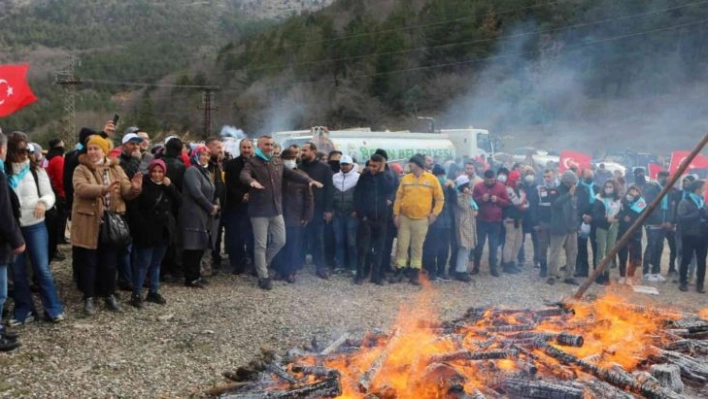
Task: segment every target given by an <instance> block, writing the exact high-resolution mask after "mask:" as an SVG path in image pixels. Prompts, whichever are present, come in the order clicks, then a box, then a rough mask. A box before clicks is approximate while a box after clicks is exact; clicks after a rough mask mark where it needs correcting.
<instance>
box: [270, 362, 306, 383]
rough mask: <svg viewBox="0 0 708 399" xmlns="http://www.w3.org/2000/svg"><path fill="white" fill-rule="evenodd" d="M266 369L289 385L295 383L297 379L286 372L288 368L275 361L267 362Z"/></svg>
mask: <svg viewBox="0 0 708 399" xmlns="http://www.w3.org/2000/svg"><path fill="white" fill-rule="evenodd" d="M266 371H267V372H269V373H271V374H273V375H275V376H276V377H278V378H280V379H281V380H283V381H285V382H287V383H288V384H290V385H297V384H298V383H299V381H298V380H297V378H295V377H293V376H292V375H290V373H288V370H285V369H284V368H282V367H280V366H279V365H277V364H275V363H269V364H267V365H266Z"/></svg>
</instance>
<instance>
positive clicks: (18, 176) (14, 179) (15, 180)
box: [7, 160, 30, 189]
mask: <svg viewBox="0 0 708 399" xmlns="http://www.w3.org/2000/svg"><path fill="white" fill-rule="evenodd" d="M29 171H30V163H29V160H28V161H26V162H24V164H23V165H22V169H20V171H19V172H17V173H14V174H12V176H10V178H9V179H8V181H7V182H8V184H9V185H10V187H11V188H12V189H17V186H19V185H20V182H21V181H22V179H24V178H25V176H27V173H29Z"/></svg>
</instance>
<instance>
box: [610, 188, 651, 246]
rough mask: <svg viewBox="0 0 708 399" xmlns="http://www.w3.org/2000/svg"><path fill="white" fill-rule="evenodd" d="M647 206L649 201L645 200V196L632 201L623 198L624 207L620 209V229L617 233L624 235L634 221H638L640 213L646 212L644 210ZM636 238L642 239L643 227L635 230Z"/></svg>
mask: <svg viewBox="0 0 708 399" xmlns="http://www.w3.org/2000/svg"><path fill="white" fill-rule="evenodd" d="M646 208H647V202H646V201H645V200H644V198H642V197H639V198H637V199H635V200H634V201H632V202H629V201H627V199H626V198H625V199H623V200H622V209H621V210H620V213H619V214H618V215H617V219H619V231H618V233H617V236H618V237H622V236H623V235H624V233H626V232H627V231H628V230H629V228H630V227H632V225H633V224H634V222H636V221H637V219H638V218H639V215H641V214H642V212H644V210H645V209H646ZM633 237H634V239H635V240H641V239H642V229H641V228H638V229H636V230H635V231H634V235H633Z"/></svg>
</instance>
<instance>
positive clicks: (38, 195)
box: [8, 160, 56, 227]
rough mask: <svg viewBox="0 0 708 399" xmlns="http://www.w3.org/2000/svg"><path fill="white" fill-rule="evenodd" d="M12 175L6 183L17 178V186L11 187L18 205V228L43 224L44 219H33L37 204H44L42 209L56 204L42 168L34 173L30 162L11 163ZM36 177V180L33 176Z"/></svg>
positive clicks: (47, 177) (47, 208)
mask: <svg viewBox="0 0 708 399" xmlns="http://www.w3.org/2000/svg"><path fill="white" fill-rule="evenodd" d="M11 167H12V173H13V174H12V175H10V176H8V181H9V182H11V181H12V180H13V179H16V178H19V181H18V182H17V185H16V186H15V187H11V188H12V190H13V192H14V193H15V195H17V199H18V200H19V204H20V226H22V227H26V226H34V225H35V224H39V223H42V222H44V217H41V218H36V217H34V210H35V208H36V207H37V204H38V203H40V202H43V203H44V209H45V210H49V209H51V208H52V207H53V206H54V204H55V203H56V196H55V195H54V190H52V184H51V183H50V182H49V176H47V172H46V171H45V170H44V169H42V168H39V167H38V168H37V169H36V170H35V171H34V172H33V171H31V170H30V168H31V167H30V161H29V160H27V161H25V162H23V163H13V164H12V165H11ZM35 173H36V175H37V180H35V177H34V175H33V174H35ZM38 188H39V189H38Z"/></svg>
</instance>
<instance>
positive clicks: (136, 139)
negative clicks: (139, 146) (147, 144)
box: [122, 133, 143, 144]
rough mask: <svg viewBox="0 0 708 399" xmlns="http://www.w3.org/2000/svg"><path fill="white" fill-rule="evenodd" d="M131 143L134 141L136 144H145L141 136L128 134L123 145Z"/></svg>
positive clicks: (124, 137)
mask: <svg viewBox="0 0 708 399" xmlns="http://www.w3.org/2000/svg"><path fill="white" fill-rule="evenodd" d="M129 141H134V142H136V143H142V142H143V138H142V137H140V136H138V135H137V134H135V133H128V134H126V135H125V136H123V140H122V143H123V144H125V143H127V142H129Z"/></svg>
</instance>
